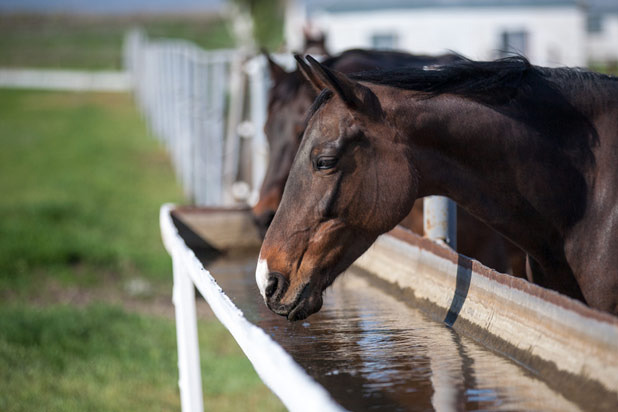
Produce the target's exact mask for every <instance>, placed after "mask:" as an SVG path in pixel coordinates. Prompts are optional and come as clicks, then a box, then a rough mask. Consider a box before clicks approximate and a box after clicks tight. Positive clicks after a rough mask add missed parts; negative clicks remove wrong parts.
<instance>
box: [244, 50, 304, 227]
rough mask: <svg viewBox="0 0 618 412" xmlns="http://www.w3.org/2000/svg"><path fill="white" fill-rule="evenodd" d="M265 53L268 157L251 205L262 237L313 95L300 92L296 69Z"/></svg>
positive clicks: (281, 193)
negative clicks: (267, 83)
mask: <svg viewBox="0 0 618 412" xmlns="http://www.w3.org/2000/svg"><path fill="white" fill-rule="evenodd" d="M265 55H266V59H267V62H268V67H269V71H270V78H271V87H270V90H269V96H268V117H267V119H266V123H265V125H264V133H265V134H266V138H267V140H268V146H269V159H270V160H269V162H268V168H267V169H266V174H265V176H264V180H263V181H262V187H261V188H260V198H259V200H258V202H257V203H256V204H255V206H254V207H253V209H252V213H253V217H254V221H255V223H256V225H257V227H258V229H259V231H260V233H261V235H262V237H263V236H264V235H265V234H266V230H267V229H268V226H269V225H270V222H271V221H272V219H273V217H274V215H275V212H276V211H277V208H278V207H279V202H280V201H281V196H282V195H283V188H284V186H285V182H286V180H287V178H288V172H289V170H290V168H291V167H292V161H293V160H294V156H295V155H296V152H297V150H298V146H299V145H300V139H301V137H302V133H303V130H304V121H305V111H306V108H307V107H309V106H310V105H311V101H312V100H313V97H315V92H313V91H310V92H309V93H306V92H303V89H304V88H308V85H307V84H306V83H305V82H304V80H303V79H302V76H301V75H300V74H299V73H298V72H290V73H288V72H286V71H285V70H284V69H283V68H282V67H281V66H279V65H278V64H277V63H275V62H274V61H273V60H272V59H271V58H270V56H269V55H268V54H265Z"/></svg>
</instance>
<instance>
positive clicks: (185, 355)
mask: <svg viewBox="0 0 618 412" xmlns="http://www.w3.org/2000/svg"><path fill="white" fill-rule="evenodd" d="M172 260H173V267H174V292H173V302H174V306H175V311H176V338H177V342H178V375H179V376H178V387H179V388H180V404H181V407H182V411H183V412H203V411H204V398H203V395H202V376H201V372H200V352H199V346H198V339H197V318H196V311H195V287H194V286H193V282H192V281H191V278H189V275H188V274H187V273H186V269H185V267H184V263H183V262H181V259H180V258H179V257H174V259H172Z"/></svg>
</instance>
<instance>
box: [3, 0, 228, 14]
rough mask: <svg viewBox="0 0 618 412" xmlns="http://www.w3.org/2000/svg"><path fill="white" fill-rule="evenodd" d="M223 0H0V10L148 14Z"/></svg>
mask: <svg viewBox="0 0 618 412" xmlns="http://www.w3.org/2000/svg"><path fill="white" fill-rule="evenodd" d="M225 1H226V0H0V11H5V12H6V11H11V12H42V13H66V12H69V13H71V12H72V13H112V14H115V13H120V14H122V13H148V12H183V11H184V12H186V11H211V10H216V9H218V8H219V7H220V6H221V5H222V4H223V3H224V2H225Z"/></svg>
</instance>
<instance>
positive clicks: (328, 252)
mask: <svg viewBox="0 0 618 412" xmlns="http://www.w3.org/2000/svg"><path fill="white" fill-rule="evenodd" d="M297 60H298V62H299V65H300V68H301V71H302V72H303V74H304V75H305V76H306V77H307V79H309V81H310V82H311V84H312V85H313V87H314V88H315V89H319V90H322V92H321V94H320V95H319V96H318V98H317V99H316V101H315V102H314V105H313V106H312V108H311V109H310V118H309V120H308V122H307V127H306V129H305V131H304V135H303V137H302V141H301V143H300V147H299V149H298V153H297V154H296V158H295V159H294V162H293V164H292V168H291V171H290V175H289V177H288V180H287V183H286V186H285V190H284V193H283V197H282V199H281V204H280V205H279V208H278V210H277V213H276V214H275V216H274V219H273V220H272V223H271V225H270V227H269V229H268V231H267V233H266V236H265V239H264V242H263V244H262V248H261V250H260V257H259V260H258V266H257V269H256V281H257V284H258V287H259V289H260V292H261V294H262V296H263V297H264V300H265V303H266V304H267V306H268V307H269V308H270V309H271V310H272V311H273V312H275V313H277V314H279V315H282V316H286V317H287V318H288V319H289V320H298V319H303V318H305V317H307V316H309V315H310V314H312V313H314V312H317V311H318V310H319V309H320V308H321V306H322V293H323V291H324V290H325V289H326V288H327V287H328V286H329V285H330V284H331V283H332V282H333V281H334V280H335V278H336V277H337V276H338V275H339V274H340V273H341V272H343V271H344V270H345V269H346V268H347V267H348V266H349V265H350V264H352V262H353V261H354V260H356V258H358V257H359V256H360V255H361V254H362V253H363V252H364V251H365V250H366V249H367V248H368V247H369V246H370V245H371V244H372V243H373V242H374V241H375V239H376V238H377V237H378V236H379V235H380V234H382V233H384V232H386V231H388V230H390V229H391V228H393V227H394V226H395V225H396V224H397V223H398V222H399V221H401V219H403V218H404V217H405V216H406V215H407V214H408V212H409V211H410V209H411V207H412V204H413V202H414V200H415V198H416V192H417V175H416V172H415V171H414V168H413V166H412V163H411V153H410V148H409V146H408V145H407V141H406V139H405V138H404V137H403V136H401V135H400V133H399V132H398V130H397V129H396V128H395V127H392V126H391V123H390V119H389V118H388V117H387V116H386V114H385V112H384V110H383V107H382V105H381V102H380V99H379V97H378V95H377V94H376V93H374V92H373V91H372V90H370V89H369V87H367V86H366V85H363V84H361V83H360V82H356V81H353V80H351V79H349V78H348V77H347V76H345V75H344V74H342V73H339V72H337V71H335V70H330V69H328V68H327V67H325V66H322V65H320V63H318V62H317V61H315V60H314V59H312V58H310V57H308V60H309V62H310V64H311V66H309V65H307V64H306V63H305V62H304V61H303V60H302V59H301V58H299V57H297Z"/></svg>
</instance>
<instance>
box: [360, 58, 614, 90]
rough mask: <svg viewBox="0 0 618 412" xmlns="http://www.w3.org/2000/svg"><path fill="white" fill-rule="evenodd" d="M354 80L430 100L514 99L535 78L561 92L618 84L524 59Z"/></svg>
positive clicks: (382, 73) (470, 62)
mask: <svg viewBox="0 0 618 412" xmlns="http://www.w3.org/2000/svg"><path fill="white" fill-rule="evenodd" d="M350 77H351V78H352V79H355V80H359V81H365V82H369V83H374V84H379V85H385V86H392V87H397V88H400V89H406V90H415V91H420V92H426V93H427V94H428V97H431V96H434V95H438V94H442V93H452V94H458V95H462V96H465V97H470V98H476V99H482V100H486V99H488V98H489V99H491V100H492V101H495V100H501V99H502V98H507V99H509V98H511V97H513V96H514V95H515V93H516V92H517V91H518V90H522V86H525V84H526V82H527V81H529V80H530V79H531V78H533V77H535V78H543V79H545V80H549V81H551V82H552V83H553V84H554V86H557V87H559V88H562V87H564V88H568V87H572V84H573V82H574V81H577V82H582V81H584V82H586V81H587V82H595V83H599V82H600V81H601V80H616V79H617V78H616V77H612V76H607V75H602V74H598V73H594V72H589V71H586V70H583V69H578V68H556V69H549V68H544V67H538V66H533V65H532V64H530V62H529V61H528V60H527V59H526V58H525V57H523V56H513V57H506V58H503V59H499V60H495V61H488V62H484V61H473V60H468V59H463V60H461V61H458V62H454V63H451V64H447V65H442V66H436V67H430V68H423V69H419V68H413V67H407V68H398V69H395V70H375V71H368V72H362V73H355V74H352V75H350Z"/></svg>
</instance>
